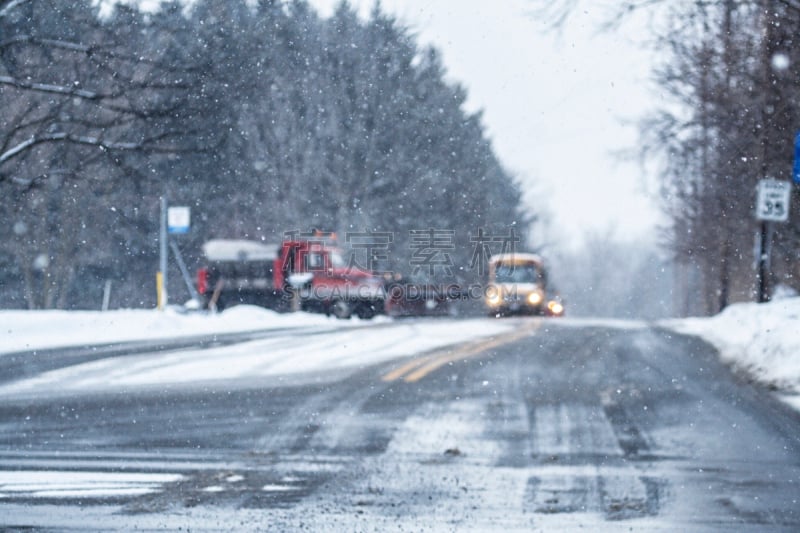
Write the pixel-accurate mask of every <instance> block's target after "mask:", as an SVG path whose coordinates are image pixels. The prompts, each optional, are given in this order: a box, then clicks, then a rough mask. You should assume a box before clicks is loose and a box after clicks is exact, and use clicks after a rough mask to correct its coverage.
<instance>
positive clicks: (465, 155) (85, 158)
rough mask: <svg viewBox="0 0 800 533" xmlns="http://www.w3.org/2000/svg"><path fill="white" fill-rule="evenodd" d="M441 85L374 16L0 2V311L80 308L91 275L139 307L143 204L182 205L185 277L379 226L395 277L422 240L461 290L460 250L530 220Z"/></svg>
mask: <svg viewBox="0 0 800 533" xmlns="http://www.w3.org/2000/svg"><path fill="white" fill-rule="evenodd" d="M445 77H446V70H445V68H444V66H443V64H442V61H441V58H440V55H439V53H438V52H437V51H436V50H435V49H432V48H421V47H420V46H418V45H417V43H416V42H415V40H414V38H413V35H412V34H411V32H410V31H409V29H407V28H405V27H404V26H403V25H401V24H400V23H399V22H398V21H397V20H395V19H394V18H393V17H391V16H389V15H387V14H386V13H383V12H382V11H381V10H380V8H379V7H376V8H375V9H374V10H373V11H372V13H371V14H370V16H369V17H368V18H367V19H361V18H359V17H358V16H357V13H356V11H355V10H354V9H353V8H352V7H351V6H349V5H348V4H347V3H346V2H342V3H341V4H340V5H339V6H338V7H337V9H336V10H335V12H334V13H333V15H332V16H331V17H329V18H322V17H320V16H319V15H318V14H317V13H316V12H315V11H314V10H313V9H312V8H311V7H310V6H309V5H308V4H307V3H306V2H305V1H303V0H297V1H293V2H283V1H279V0H260V1H257V2H249V1H245V0H199V1H197V2H194V3H191V4H188V5H186V4H183V3H180V2H172V3H164V4H162V6H161V8H160V10H159V11H158V12H156V13H142V12H139V11H138V10H136V9H134V8H131V7H129V6H126V5H116V6H114V9H113V10H112V11H111V12H110V13H101V12H100V7H98V5H97V4H96V3H95V2H91V1H90V0H52V1H48V2H44V1H40V0H0V108H1V109H3V110H4V112H3V114H2V116H0V213H2V215H1V216H2V218H3V220H4V221H5V222H6V223H5V224H2V225H0V295H2V296H3V304H0V305H2V307H28V308H92V307H97V306H98V305H99V302H100V300H101V296H100V294H101V291H102V286H103V284H104V282H105V281H106V280H111V281H113V283H114V290H113V292H112V294H113V298H112V302H113V303H112V306H126V307H131V306H133V307H136V306H151V305H153V304H154V302H155V290H154V285H155V283H154V273H155V270H156V268H157V265H158V259H157V255H158V246H157V237H158V226H159V212H158V210H159V198H160V197H161V196H165V197H167V198H168V199H169V200H170V202H171V203H172V204H175V205H178V204H180V205H188V206H190V207H191V208H192V230H191V232H190V234H189V235H187V236H182V237H180V239H179V245H180V247H181V249H182V250H183V251H184V253H185V255H186V259H187V262H188V263H189V264H190V265H193V264H197V263H198V261H199V260H200V258H199V257H198V254H199V251H200V247H201V244H202V242H204V241H205V240H207V239H209V238H215V237H219V238H251V239H259V240H264V241H266V242H276V241H279V240H280V239H281V238H282V236H283V234H284V232H287V231H293V230H300V231H308V230H310V229H312V228H319V229H322V230H325V231H336V232H339V234H340V235H343V234H346V233H348V232H361V233H364V232H367V233H369V232H374V233H382V234H386V233H389V234H391V235H392V241H391V249H390V253H389V256H390V261H389V263H390V264H387V265H384V266H385V268H387V269H392V270H398V271H404V270H405V271H408V270H409V263H410V262H412V261H411V259H413V257H412V256H413V254H414V253H415V249H414V246H417V247H418V246H419V243H418V242H417V243H416V244H415V243H414V242H412V241H413V235H414V233H413V232H414V231H416V230H427V229H436V230H444V233H442V234H446V235H449V237H448V238H449V239H450V242H449V243H447V244H448V246H446V247H443V248H442V249H443V250H445V251H446V253H447V257H448V260H449V261H450V263H451V264H452V267H453V268H452V269H451V271H454V273H452V275H453V276H455V277H457V278H459V280H462V281H469V278H470V277H474V276H477V275H478V274H477V270H476V269H470V268H468V267H469V264H470V259H471V258H472V255H473V251H474V243H473V242H472V241H471V237H473V236H474V235H476V234H478V232H479V231H483V232H484V234H487V235H494V236H504V235H508V234H510V232H511V231H512V230H513V232H515V233H514V234H515V235H517V236H522V241H523V242H524V238H525V235H526V231H527V229H528V228H529V226H530V225H531V224H532V223H533V222H534V221H535V216H534V215H532V214H530V213H527V212H526V211H525V210H524V209H523V207H522V202H521V193H520V189H519V186H518V184H517V182H516V180H515V179H514V177H513V176H512V175H511V174H510V173H509V172H508V171H507V170H506V169H505V168H504V167H503V165H502V164H501V162H500V161H499V160H498V159H497V157H496V156H495V154H494V151H493V148H492V146H491V142H490V140H489V139H488V138H487V136H486V134H485V132H484V128H483V125H482V123H481V115H480V113H468V112H466V111H465V109H464V103H465V100H466V96H467V95H466V91H465V90H464V89H463V88H462V87H460V86H459V85H457V84H454V83H451V82H448V81H446V79H445ZM447 232H450V233H447ZM432 244H433V243H432ZM416 251H417V252H418V251H419V250H418V248H417V250H416ZM170 280H171V286H170V289H171V292H172V293H173V294H180V293H181V292H182V291H183V290H184V289H183V288H182V287H181V283H182V282H181V281H180V276H179V275H178V271H177V268H176V270H175V272H170ZM150 287H153V289H152V290H151V289H150Z"/></svg>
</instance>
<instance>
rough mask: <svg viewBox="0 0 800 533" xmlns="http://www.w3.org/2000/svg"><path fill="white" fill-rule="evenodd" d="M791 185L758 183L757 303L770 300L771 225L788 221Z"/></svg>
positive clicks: (773, 182) (764, 181)
mask: <svg viewBox="0 0 800 533" xmlns="http://www.w3.org/2000/svg"><path fill="white" fill-rule="evenodd" d="M791 191H792V184H791V183H790V182H788V181H779V180H773V179H764V180H761V181H759V182H758V194H757V196H756V219H757V220H759V221H761V238H760V239H759V241H760V243H759V253H758V301H759V303H764V302H768V301H769V299H770V288H769V280H768V277H769V265H770V256H771V255H772V223H773V222H786V221H787V220H789V200H790V198H791Z"/></svg>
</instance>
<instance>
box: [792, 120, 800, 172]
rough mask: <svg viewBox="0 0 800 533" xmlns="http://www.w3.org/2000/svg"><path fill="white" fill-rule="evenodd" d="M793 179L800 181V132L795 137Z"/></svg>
mask: <svg viewBox="0 0 800 533" xmlns="http://www.w3.org/2000/svg"><path fill="white" fill-rule="evenodd" d="M792 180H793V181H794V182H795V183H800V132H797V135H796V136H795V138H794V168H793V169H792Z"/></svg>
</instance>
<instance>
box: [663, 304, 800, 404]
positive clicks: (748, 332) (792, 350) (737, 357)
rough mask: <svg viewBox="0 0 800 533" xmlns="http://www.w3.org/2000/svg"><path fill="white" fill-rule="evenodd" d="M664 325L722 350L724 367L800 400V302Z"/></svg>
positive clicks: (741, 307)
mask: <svg viewBox="0 0 800 533" xmlns="http://www.w3.org/2000/svg"><path fill="white" fill-rule="evenodd" d="M661 325H664V326H666V327H668V328H670V329H673V330H675V331H678V332H680V333H686V334H691V335H698V336H700V337H702V338H704V339H706V340H708V341H709V342H710V343H711V344H713V345H714V346H715V347H716V348H717V349H718V350H719V352H720V356H721V358H722V359H723V361H725V362H727V363H730V364H732V365H733V366H735V367H736V368H737V369H739V370H743V371H745V372H747V373H748V374H750V375H751V376H753V377H754V378H755V379H757V380H758V381H760V382H762V383H765V384H767V385H770V386H774V387H776V388H778V389H780V390H783V391H785V392H790V393H794V394H800V298H797V297H794V298H786V299H781V300H775V301H773V302H770V303H766V304H755V303H746V304H735V305H731V306H730V307H728V308H727V309H725V311H723V312H722V313H720V314H719V315H716V316H714V317H710V318H687V319H682V320H669V321H664V322H662V323H661Z"/></svg>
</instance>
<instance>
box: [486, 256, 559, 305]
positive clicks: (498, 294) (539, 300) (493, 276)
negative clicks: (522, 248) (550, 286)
mask: <svg viewBox="0 0 800 533" xmlns="http://www.w3.org/2000/svg"><path fill="white" fill-rule="evenodd" d="M488 266H489V269H488V270H489V272H488V274H489V278H488V283H487V285H486V294H485V302H486V307H487V309H488V311H489V314H490V315H492V316H501V315H508V314H534V315H552V316H559V315H561V314H563V312H564V308H563V306H562V305H561V304H560V303H559V302H557V301H554V300H550V301H548V299H547V273H546V272H545V268H544V262H543V261H542V259H541V257H539V256H538V255H535V254H528V253H511V254H498V255H494V256H492V257H491V258H490V259H489V265H488Z"/></svg>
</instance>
